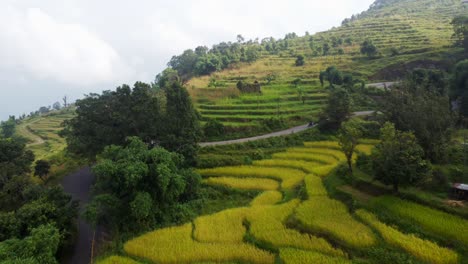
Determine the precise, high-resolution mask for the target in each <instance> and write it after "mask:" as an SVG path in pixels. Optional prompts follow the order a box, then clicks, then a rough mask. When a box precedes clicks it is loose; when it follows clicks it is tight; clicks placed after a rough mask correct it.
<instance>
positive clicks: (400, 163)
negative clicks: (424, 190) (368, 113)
mask: <svg viewBox="0 0 468 264" xmlns="http://www.w3.org/2000/svg"><path fill="white" fill-rule="evenodd" d="M423 157H424V151H423V149H422V148H421V147H420V146H419V145H418V143H417V140H416V137H415V136H414V134H413V133H411V132H402V131H399V130H396V129H395V126H394V125H393V124H391V123H385V125H384V126H383V127H382V129H381V142H380V143H379V144H377V145H376V146H375V148H374V150H373V151H372V155H371V160H372V168H373V170H374V177H375V178H376V179H377V180H379V181H380V182H382V183H384V184H387V185H392V186H393V190H394V191H395V192H398V190H399V187H400V186H410V185H411V186H414V185H416V184H418V183H419V182H421V181H423V180H424V179H426V177H427V176H428V175H429V174H430V172H431V168H430V163H429V162H428V161H426V160H424V158H423Z"/></svg>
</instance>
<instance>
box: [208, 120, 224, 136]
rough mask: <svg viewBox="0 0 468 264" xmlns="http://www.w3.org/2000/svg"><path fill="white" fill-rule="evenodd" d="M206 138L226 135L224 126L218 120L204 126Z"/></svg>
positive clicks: (210, 121)
mask: <svg viewBox="0 0 468 264" xmlns="http://www.w3.org/2000/svg"><path fill="white" fill-rule="evenodd" d="M203 132H204V134H205V137H219V136H222V135H223V134H224V125H223V123H221V122H219V121H218V120H216V119H210V120H209V121H208V122H206V124H205V125H204V126H203Z"/></svg>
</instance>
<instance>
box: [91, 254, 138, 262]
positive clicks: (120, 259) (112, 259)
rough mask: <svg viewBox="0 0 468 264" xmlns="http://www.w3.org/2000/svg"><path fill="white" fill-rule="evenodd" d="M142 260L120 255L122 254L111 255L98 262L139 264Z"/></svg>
mask: <svg viewBox="0 0 468 264" xmlns="http://www.w3.org/2000/svg"><path fill="white" fill-rule="evenodd" d="M139 263H140V262H138V261H135V260H133V259H129V258H125V257H120V256H111V257H108V258H105V259H103V260H101V261H99V262H98V264H139Z"/></svg>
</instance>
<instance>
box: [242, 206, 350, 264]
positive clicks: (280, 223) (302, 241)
mask: <svg viewBox="0 0 468 264" xmlns="http://www.w3.org/2000/svg"><path fill="white" fill-rule="evenodd" d="M299 203H300V201H299V200H297V199H296V200H292V201H290V202H288V203H285V204H281V205H275V206H261V207H256V208H253V209H252V210H251V211H250V214H249V215H248V216H247V220H248V221H249V223H250V233H251V234H252V235H253V236H254V237H255V238H256V239H257V240H259V241H262V242H264V243H267V244H270V245H273V246H274V247H275V248H281V247H295V248H301V249H309V250H316V251H319V252H323V253H327V254H331V255H336V256H344V255H345V254H344V253H343V251H341V250H339V249H335V248H333V246H332V245H331V244H330V243H328V242H327V241H326V240H325V239H323V238H317V237H315V236H312V235H309V234H301V233H300V232H298V231H296V230H294V229H289V228H287V227H286V226H285V225H284V222H285V221H286V219H287V218H288V217H289V216H290V215H291V214H292V213H293V211H294V209H295V208H296V207H297V206H298V205H299Z"/></svg>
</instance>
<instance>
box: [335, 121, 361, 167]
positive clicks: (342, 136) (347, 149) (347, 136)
mask: <svg viewBox="0 0 468 264" xmlns="http://www.w3.org/2000/svg"><path fill="white" fill-rule="evenodd" d="M361 137H362V127H361V126H360V124H359V122H358V121H356V120H350V121H347V122H344V123H342V124H341V128H340V131H339V133H338V144H339V145H340V147H341V151H343V153H344V155H345V156H346V161H347V163H348V171H349V175H350V176H352V175H353V154H354V151H355V149H356V146H357V145H358V141H359V139H360V138H361Z"/></svg>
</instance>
